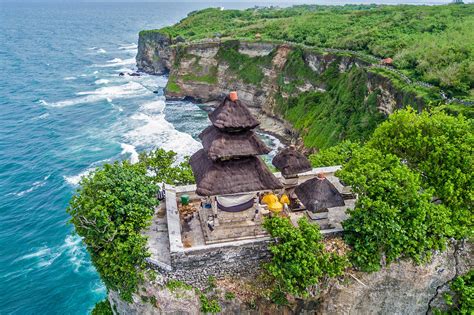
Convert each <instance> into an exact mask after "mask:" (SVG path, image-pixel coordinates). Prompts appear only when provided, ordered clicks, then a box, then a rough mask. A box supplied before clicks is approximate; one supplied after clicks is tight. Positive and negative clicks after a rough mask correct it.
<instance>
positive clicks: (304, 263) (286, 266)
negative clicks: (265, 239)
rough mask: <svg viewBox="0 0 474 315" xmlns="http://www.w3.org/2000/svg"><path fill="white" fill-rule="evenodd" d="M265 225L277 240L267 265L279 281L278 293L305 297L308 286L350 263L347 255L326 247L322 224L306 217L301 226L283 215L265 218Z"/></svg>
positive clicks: (331, 275) (336, 274)
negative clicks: (317, 223) (320, 226)
mask: <svg viewBox="0 0 474 315" xmlns="http://www.w3.org/2000/svg"><path fill="white" fill-rule="evenodd" d="M263 226H264V228H265V229H266V230H267V232H268V233H269V234H270V235H271V236H272V237H273V238H275V239H276V243H275V244H273V245H270V251H271V253H272V254H273V257H272V260H271V261H270V262H269V263H268V264H266V265H265V268H266V270H267V271H268V272H269V273H270V275H271V276H272V277H273V278H274V279H275V281H276V286H277V290H276V292H284V293H290V294H292V295H295V296H302V297H305V296H307V295H308V292H307V288H308V287H310V286H312V285H315V284H317V283H318V282H319V280H320V279H322V278H323V277H335V276H338V275H341V274H342V273H343V271H344V269H345V268H346V267H347V265H348V262H347V260H346V258H345V257H341V256H338V255H337V254H335V253H328V252H326V251H325V250H324V245H323V243H322V242H321V240H322V236H321V233H320V232H319V227H318V226H317V225H314V224H311V223H309V222H308V220H307V219H306V218H302V219H300V220H299V221H298V227H294V226H293V225H292V223H291V222H290V220H289V219H288V218H281V217H273V218H269V219H266V220H265V221H264V223H263Z"/></svg>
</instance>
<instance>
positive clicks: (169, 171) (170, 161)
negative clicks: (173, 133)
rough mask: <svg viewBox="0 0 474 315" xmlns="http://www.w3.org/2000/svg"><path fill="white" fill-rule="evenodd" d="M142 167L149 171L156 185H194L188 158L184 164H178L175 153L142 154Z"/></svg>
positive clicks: (140, 158)
mask: <svg viewBox="0 0 474 315" xmlns="http://www.w3.org/2000/svg"><path fill="white" fill-rule="evenodd" d="M139 160H140V163H139V164H140V165H141V166H143V167H144V168H146V169H147V170H148V171H149V175H150V176H151V177H152V180H153V181H154V182H155V183H156V184H161V183H163V182H164V183H167V184H171V185H185V184H192V183H194V176H193V172H192V170H191V166H190V165H189V163H188V158H187V157H186V158H185V160H184V161H183V162H180V163H178V162H177V154H176V152H173V151H165V150H163V149H157V150H155V151H151V152H142V153H140V157H139Z"/></svg>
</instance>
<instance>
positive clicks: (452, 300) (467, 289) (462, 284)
mask: <svg viewBox="0 0 474 315" xmlns="http://www.w3.org/2000/svg"><path fill="white" fill-rule="evenodd" d="M450 289H451V292H450V293H446V294H445V295H444V299H445V301H446V304H447V305H448V306H449V310H448V311H446V312H441V311H436V310H435V312H434V313H435V314H462V315H468V314H472V312H473V310H474V269H471V270H469V272H468V273H467V274H465V275H463V276H459V277H457V278H455V279H454V280H453V281H452V282H451V285H450Z"/></svg>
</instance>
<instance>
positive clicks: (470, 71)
mask: <svg viewBox="0 0 474 315" xmlns="http://www.w3.org/2000/svg"><path fill="white" fill-rule="evenodd" d="M216 21H219V22H218V23H216ZM472 29H474V5H444V6H410V5H397V6H376V5H369V6H360V5H346V6H294V7H291V8H285V9H278V8H276V9H275V8H274V9H268V8H263V9H248V10H242V11H238V10H224V11H220V10H219V9H206V10H202V11H198V12H193V13H191V14H189V16H188V17H187V18H185V19H183V20H182V21H181V22H179V23H178V24H176V25H174V26H170V27H165V28H162V29H160V30H156V31H155V32H161V33H163V34H168V35H169V36H170V37H172V38H175V37H177V36H181V37H183V38H185V39H186V40H190V41H192V40H200V39H204V38H213V37H215V36H217V35H218V36H220V37H221V38H231V39H247V40H249V39H250V40H255V37H256V36H255V35H256V34H260V37H261V38H262V40H269V41H291V42H296V43H301V44H305V45H309V46H314V47H325V48H340V49H349V50H355V51H360V52H364V53H368V54H371V55H374V56H377V57H382V58H385V57H392V58H393V60H394V65H395V66H396V67H397V68H399V69H401V70H402V71H403V72H405V73H406V74H407V75H408V76H410V77H411V78H413V79H415V80H423V81H427V82H430V83H432V84H434V85H437V86H439V87H441V88H442V89H444V90H447V91H448V92H449V93H450V94H451V95H457V96H462V97H464V98H468V99H469V98H470V99H472V98H474V92H473V88H474V66H473V50H474V46H473V45H472V44H471V43H472V42H474V32H472V31H470V30H472ZM153 32H154V31H147V33H148V34H150V33H153ZM141 34H146V33H145V32H143V33H141Z"/></svg>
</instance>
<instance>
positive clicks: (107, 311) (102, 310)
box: [91, 299, 114, 315]
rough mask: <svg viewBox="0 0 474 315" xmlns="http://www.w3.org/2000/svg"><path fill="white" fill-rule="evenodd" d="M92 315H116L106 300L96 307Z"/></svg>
mask: <svg viewBox="0 0 474 315" xmlns="http://www.w3.org/2000/svg"><path fill="white" fill-rule="evenodd" d="M91 314H92V315H114V312H113V311H112V307H111V306H110V303H109V300H107V299H105V300H103V301H100V302H99V303H97V304H96V305H95V306H94V309H93V310H92V312H91Z"/></svg>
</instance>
